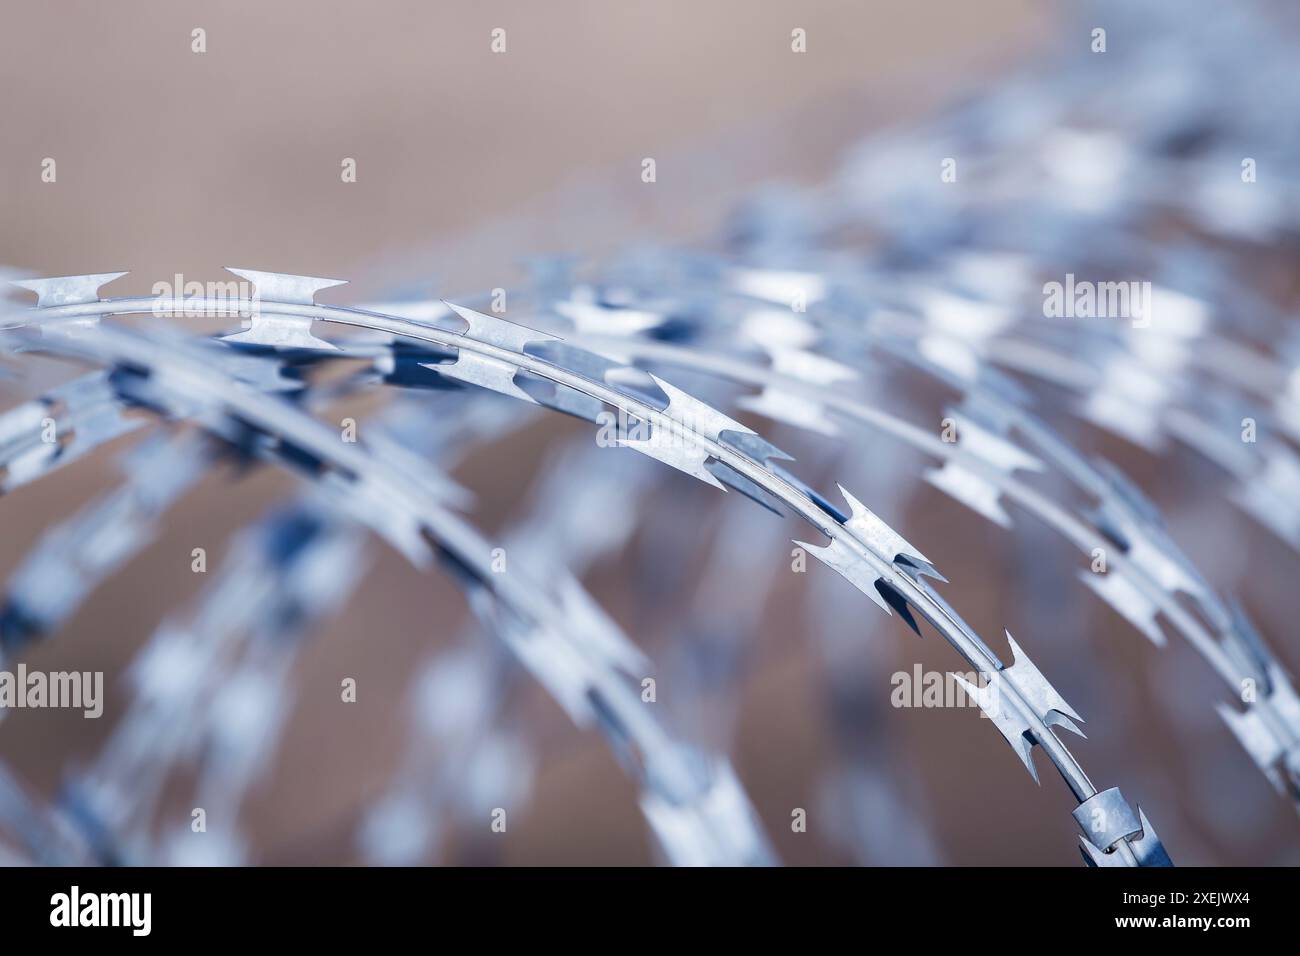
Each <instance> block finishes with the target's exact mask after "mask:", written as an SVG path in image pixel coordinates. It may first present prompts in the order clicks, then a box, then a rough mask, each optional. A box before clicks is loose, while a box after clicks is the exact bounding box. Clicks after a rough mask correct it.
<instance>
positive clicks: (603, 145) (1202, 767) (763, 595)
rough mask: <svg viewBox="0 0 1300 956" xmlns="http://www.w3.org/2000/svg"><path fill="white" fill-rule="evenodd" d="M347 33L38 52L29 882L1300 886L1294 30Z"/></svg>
mask: <svg viewBox="0 0 1300 956" xmlns="http://www.w3.org/2000/svg"><path fill="white" fill-rule="evenodd" d="M146 9H148V11H149V12H148V14H147V15H146V13H145V12H144V11H145V10H146ZM304 10H305V6H303V5H299V4H296V3H289V4H282V5H276V6H275V7H274V8H273V9H270V10H258V11H255V12H254V11H251V10H248V9H243V8H240V7H238V6H237V5H234V4H230V5H226V4H210V5H206V6H205V7H203V8H202V9H201V10H199V9H195V10H190V9H177V8H176V7H175V6H174V5H164V4H156V5H154V4H142V5H141V9H140V10H139V11H133V12H131V13H130V14H129V15H128V14H125V13H124V12H123V11H118V10H112V9H109V8H104V7H101V6H99V5H93V4H68V5H65V6H64V8H62V9H61V11H60V12H61V13H62V15H61V16H55V15H53V11H47V10H44V9H41V8H36V7H32V8H28V9H24V10H21V11H16V12H15V16H14V20H15V21H16V22H15V23H14V25H13V26H12V28H10V29H8V30H7V31H6V34H5V36H4V38H3V39H0V49H2V50H3V53H4V55H3V56H2V57H0V71H3V73H4V79H5V82H4V84H3V89H4V96H5V102H4V108H5V111H6V112H5V115H6V118H7V119H8V121H9V122H8V130H9V133H8V135H7V138H6V145H5V148H4V150H3V151H2V155H0V169H2V170H3V181H4V183H5V193H4V196H3V199H2V200H0V201H2V202H3V208H4V211H5V213H6V214H7V215H6V217H5V221H6V222H7V223H8V224H9V226H10V228H9V229H8V230H7V231H6V233H5V236H6V237H7V242H6V244H5V245H4V246H3V247H2V248H0V260H3V261H4V262H6V263H8V264H9V265H10V266H11V267H12V268H11V269H10V272H11V275H10V278H13V279H15V280H18V282H19V285H18V286H17V287H16V289H15V295H14V297H13V298H12V300H11V301H9V302H8V303H6V305H5V308H4V313H3V319H2V320H0V330H3V331H2V334H3V342H4V348H5V353H6V354H5V355H4V357H3V360H2V361H3V365H0V389H3V390H4V392H5V397H6V399H7V401H6V402H5V408H6V411H5V412H4V413H3V415H0V487H2V488H3V490H4V491H5V492H7V493H8V494H7V495H6V496H5V498H4V500H3V501H0V521H3V525H0V527H3V537H2V538H0V572H3V574H4V575H5V581H6V585H5V597H4V604H3V607H2V608H0V670H2V671H3V672H4V673H7V674H12V675H15V677H16V675H17V674H18V673H19V672H20V669H22V671H23V672H27V671H30V672H33V673H41V674H56V673H65V672H66V673H72V672H77V673H83V672H85V673H95V672H102V673H103V674H104V675H105V685H104V686H105V692H104V699H103V701H102V704H103V713H102V716H100V717H98V718H95V719H86V718H85V717H83V711H82V709H74V708H63V709H52V708H48V707H45V706H40V705H36V706H30V707H23V708H18V707H16V706H14V705H12V704H10V705H6V706H5V707H4V708H3V709H0V861H3V862H12V863H24V862H45V863H65V862H69V863H70V862H78V863H81V862H90V863H103V864H135V863H160V864H177V865H183V864H193V863H213V864H232V865H233V864H249V863H253V864H256V863H270V864H275V863H352V862H360V863H370V864H386V865H387V864H425V863H486V864H536V863H560V864H576V863H589V864H590V863H598V864H608V863H615V864H640V863H669V864H675V865H709V864H744V865H750V864H770V863H792V864H814V863H820V864H828V863H862V864H913V865H931V864H974V863H983V864H1052V865H1059V864H1068V863H1071V862H1074V861H1076V860H1077V859H1078V858H1077V856H1075V852H1076V851H1079V850H1081V851H1082V853H1083V857H1084V860H1085V861H1086V862H1089V863H1091V864H1094V865H1162V864H1164V863H1166V862H1168V858H1169V857H1172V858H1173V860H1174V862H1177V863H1179V864H1221V863H1222V864H1271V865H1285V864H1291V865H1294V864H1295V863H1297V862H1300V834H1298V833H1297V829H1296V822H1297V821H1296V810H1297V807H1300V698H1297V696H1296V692H1295V690H1294V688H1293V677H1292V675H1294V673H1295V671H1296V668H1297V666H1300V655H1297V650H1296V636H1295V634H1294V628H1293V626H1292V618H1293V613H1292V612H1293V610H1294V607H1295V599H1294V597H1293V595H1292V587H1291V584H1292V582H1293V581H1294V580H1295V578H1296V570H1297V567H1300V554H1297V551H1298V550H1300V457H1297V447H1298V445H1300V327H1298V326H1297V324H1296V323H1295V322H1294V321H1293V318H1292V309H1293V308H1294V307H1295V302H1294V291H1295V290H1294V288H1293V286H1294V281H1293V279H1292V275H1293V272H1294V268H1295V262H1296V258H1297V252H1298V251H1300V248H1298V246H1297V242H1298V240H1300V229H1298V228H1297V225H1298V223H1300V179H1298V178H1297V177H1296V176H1295V175H1294V173H1293V171H1292V170H1293V167H1294V162H1295V159H1296V157H1297V154H1298V153H1300V143H1298V142H1297V141H1296V133H1295V132H1293V130H1292V126H1293V124H1291V123H1290V122H1288V118H1289V117H1290V116H1292V115H1293V114H1294V112H1295V109H1296V107H1297V105H1298V104H1297V103H1296V94H1295V92H1294V91H1295V90H1297V89H1298V88H1300V87H1298V86H1297V83H1296V71H1297V66H1296V64H1297V62H1300V59H1298V58H1297V56H1296V45H1297V43H1300V33H1298V32H1297V26H1300V24H1297V22H1296V17H1295V13H1294V11H1292V10H1291V8H1290V7H1289V5H1287V4H1283V3H1266V2H1258V3H1243V4H1233V5H1226V4H1217V3H1208V2H1204V3H1203V2H1186V3H1184V2H1179V3H1174V2H1170V3H1153V4H1140V5H1138V4H1123V3H1118V2H1089V3H1080V4H1029V3H1024V4H1017V3H989V4H981V5H979V7H978V8H973V7H971V6H969V5H965V4H958V3H951V2H935V3H919V4H915V3H914V4H904V3H873V4H855V5H840V4H831V3H824V4H822V3H800V4H794V3H789V4H787V3H781V2H772V3H763V4H758V5H754V4H742V3H717V4H708V5H705V6H704V7H703V8H698V9H697V7H696V6H693V5H690V4H685V3H680V4H679V3H656V4H646V5H637V6H636V7H632V6H631V5H629V6H628V7H627V8H624V7H623V6H621V5H620V6H619V7H618V8H617V9H614V8H610V7H608V6H607V5H602V4H596V3H578V2H573V3H556V4H548V5H545V6H541V5H531V4H529V5H525V4H510V3H501V4H495V5H494V4H482V5H475V7H474V9H473V10H472V11H471V10H468V9H460V8H459V7H456V8H452V7H451V5H446V8H445V9H444V8H443V5H426V4H397V3H393V4H380V5H379V6H378V7H377V8H374V9H362V8H360V7H353V6H352V5H342V4H340V5H329V4H325V5H320V4H316V5H313V6H312V7H311V12H310V14H307V13H305V12H304ZM191 21H192V22H191ZM160 79H161V80H163V82H159V80H160ZM101 91H111V92H112V93H113V94H114V96H113V97H112V99H111V102H107V101H106V100H107V98H105V97H101V96H100V95H98V94H100V93H101ZM142 134H144V135H142ZM222 261H227V262H232V263H234V264H235V265H238V266H257V267H258V268H259V269H262V270H277V271H275V272H272V271H250V270H249V269H239V270H237V271H236V274H235V275H234V276H232V275H230V274H229V273H223V272H221V271H219V270H217V269H215V268H214V263H215V262H222ZM113 268H119V269H120V268H131V269H132V272H131V273H130V274H129V275H126V276H124V277H122V274H121V273H102V272H99V270H102V269H113ZM325 275H337V276H345V277H349V278H351V279H353V280H354V281H353V283H352V285H350V286H347V287H345V288H332V287H333V286H335V285H336V284H337V283H335V282H334V281H332V280H325V279H312V278H307V277H309V276H325ZM49 276H57V277H60V278H53V279H51V278H34V277H49ZM101 289H102V291H101ZM23 290H26V291H23ZM30 293H35V294H36V299H35V300H34V301H33V300H32V298H31V295H30ZM237 318H238V319H242V322H238V321H237ZM557 412H558V413H560V414H557ZM760 436H761V437H760ZM634 451H639V452H641V454H634ZM650 459H654V460H650ZM665 465H667V466H669V467H665ZM692 479H694V480H692ZM705 485H712V486H714V487H705ZM719 489H729V492H728V493H726V494H724V493H723V491H721V490H719ZM809 525H811V527H809ZM824 565H825V566H824ZM914 632H915V633H914ZM918 634H920V635H924V637H923V638H918V637H917V635H918ZM954 652H955V653H954ZM950 673H956V674H957V675H960V676H958V677H951V676H949V674H950ZM9 687H10V691H11V692H13V693H15V694H17V693H18V692H17V689H16V682H15V680H12V679H11V680H10V683H9ZM4 694H5V685H4V684H3V681H2V680H0V704H5V697H4ZM1063 730H1074V731H1086V733H1087V738H1086V739H1083V738H1082V737H1075V736H1072V735H1070V734H1064V733H1061V731H1063ZM1008 745H1009V748H1008ZM1008 749H1010V753H1008ZM1016 758H1019V759H1016ZM1053 767H1054V768H1055V770H1057V771H1059V774H1058V773H1055V772H1052V771H1053ZM1085 768H1086V772H1085ZM1026 771H1027V772H1026ZM1058 775H1059V776H1061V777H1063V778H1064V781H1065V791H1064V792H1066V793H1068V794H1069V795H1070V796H1072V797H1073V800H1072V801H1069V802H1066V801H1064V800H1062V788H1061V786H1060V784H1059V783H1058V781H1057V779H1056V778H1057V777H1058ZM1040 778H1041V779H1042V781H1043V785H1042V786H1041V787H1039V786H1037V785H1036V784H1035V781H1036V780H1038V779H1040ZM1121 785H1122V793H1121V790H1120V786H1121ZM1071 811H1073V813H1072V814H1071ZM1071 815H1072V817H1073V819H1071ZM1157 830H1158V836H1157ZM1072 847H1074V849H1072Z"/></svg>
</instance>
